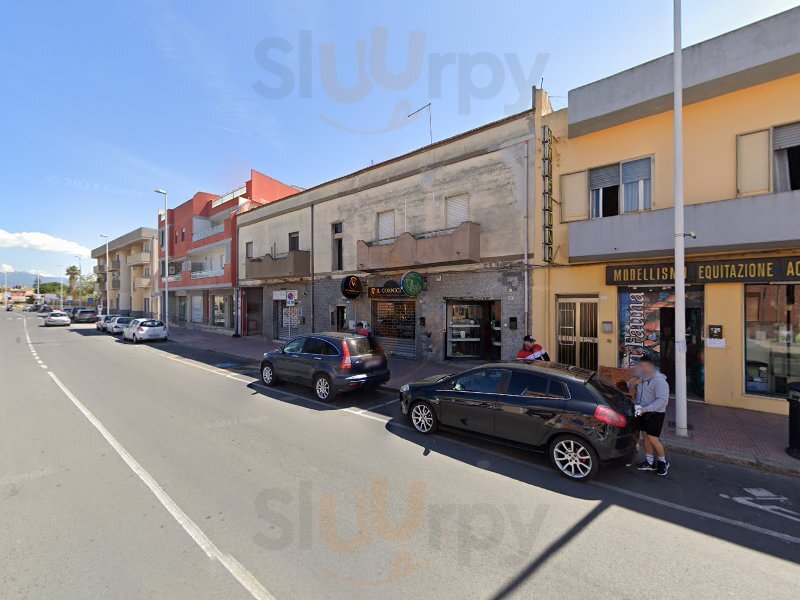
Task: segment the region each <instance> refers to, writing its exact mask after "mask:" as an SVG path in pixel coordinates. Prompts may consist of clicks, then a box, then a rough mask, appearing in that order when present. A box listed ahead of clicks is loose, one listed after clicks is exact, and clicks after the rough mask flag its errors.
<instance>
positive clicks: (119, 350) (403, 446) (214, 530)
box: [0, 313, 800, 600]
mask: <svg viewBox="0 0 800 600" xmlns="http://www.w3.org/2000/svg"><path fill="white" fill-rule="evenodd" d="M41 325H42V319H41V318H39V317H38V316H36V315H27V314H25V315H23V314H20V313H13V314H8V313H2V314H0V348H2V350H1V351H0V597H1V598H3V599H11V598H35V599H37V600H38V599H47V598H53V599H59V600H65V599H70V598H76V599H77V598H81V599H85V598H112V597H113V598H137V599H138V598H168V599H180V598H190V599H192V600H195V599H202V598H214V599H219V598H245V599H247V598H276V599H278V600H283V599H287V598H348V599H360V598H378V597H392V598H437V599H438V598H458V599H465V598H513V597H519V598H530V597H539V598H541V597H543V598H567V597H575V598H586V597H593V598H642V597H652V598H686V597H693V598H704V599H709V598H771V599H779V598H787V599H788V598H792V599H794V598H796V596H797V590H798V589H800V566H798V564H800V480H798V479H792V478H785V477H780V476H776V475H771V474H764V473H760V472H758V471H754V470H749V469H745V468H740V467H736V466H731V465H723V464H714V463H708V462H704V461H702V460H698V459H695V458H691V457H686V456H677V455H676V456H673V457H672V464H673V470H672V472H671V473H670V475H669V477H668V478H666V479H660V478H657V477H655V476H653V475H650V474H645V473H639V472H635V471H633V472H632V471H630V470H628V469H625V468H616V469H609V470H606V471H602V470H601V473H600V474H599V476H598V477H597V479H595V480H594V481H593V482H591V483H589V484H577V483H573V482H570V481H567V480H565V479H563V478H562V477H560V476H559V475H557V474H556V473H555V472H554V471H552V469H551V468H550V467H549V465H548V463H547V460H546V459H545V458H544V457H542V456H538V455H533V454H530V453H528V452H525V451H522V450H519V449H512V448H506V447H503V446H499V445H497V444H493V443H488V442H486V441H485V440H477V439H474V438H469V437H466V436H463V435H459V434H456V433H452V432H444V433H440V434H437V435H436V436H432V437H424V436H419V435H417V434H415V433H414V432H412V431H411V430H410V429H409V427H408V426H407V424H406V422H405V420H404V419H403V417H402V415H400V412H399V407H398V403H397V400H396V397H395V395H393V394H390V393H387V392H373V393H358V394H353V395H350V396H344V397H342V398H340V399H339V400H338V401H336V402H335V403H334V404H332V405H322V404H319V403H317V402H315V401H313V400H311V396H310V393H309V392H307V391H306V390H303V389H302V388H299V387H295V386H290V385H284V386H282V387H279V388H273V389H269V390H267V389H266V388H263V387H261V386H260V385H259V384H258V383H257V376H256V375H257V374H256V373H253V372H252V366H251V365H247V364H246V363H244V362H242V361H240V360H236V359H231V358H230V357H226V356H223V355H217V354H214V353H208V352H200V351H196V350H194V349H192V348H189V347H186V346H182V345H180V344H177V343H174V342H167V343H162V344H155V345H136V346H134V345H132V344H130V343H122V342H120V341H119V340H117V339H115V338H112V337H110V336H107V335H104V334H100V333H97V332H96V331H95V328H94V325H78V326H72V327H70V328H58V329H56V328H44V327H42V326H41Z"/></svg>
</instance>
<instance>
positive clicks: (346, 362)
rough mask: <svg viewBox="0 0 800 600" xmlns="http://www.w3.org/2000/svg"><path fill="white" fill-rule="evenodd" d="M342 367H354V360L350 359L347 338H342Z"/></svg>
mask: <svg viewBox="0 0 800 600" xmlns="http://www.w3.org/2000/svg"><path fill="white" fill-rule="evenodd" d="M342 368H343V369H352V368H353V361H351V360H350V348H348V347H347V340H342Z"/></svg>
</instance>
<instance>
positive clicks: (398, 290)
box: [367, 279, 408, 298]
mask: <svg viewBox="0 0 800 600" xmlns="http://www.w3.org/2000/svg"><path fill="white" fill-rule="evenodd" d="M367 295H368V296H369V297H370V298H408V296H407V295H406V293H405V292H404V291H403V288H402V287H400V284H399V283H397V282H396V281H394V280H393V279H390V280H389V281H387V282H386V283H384V284H383V285H382V286H381V287H371V288H368V291H367Z"/></svg>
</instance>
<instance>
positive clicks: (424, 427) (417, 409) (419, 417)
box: [411, 403, 433, 433]
mask: <svg viewBox="0 0 800 600" xmlns="http://www.w3.org/2000/svg"><path fill="white" fill-rule="evenodd" d="M411 422H412V423H413V424H414V428H415V429H416V430H417V431H419V432H420V433H428V432H429V431H430V430H431V427H433V412H432V411H431V409H430V407H429V406H428V405H427V404H423V403H419V404H415V405H414V408H412V409H411Z"/></svg>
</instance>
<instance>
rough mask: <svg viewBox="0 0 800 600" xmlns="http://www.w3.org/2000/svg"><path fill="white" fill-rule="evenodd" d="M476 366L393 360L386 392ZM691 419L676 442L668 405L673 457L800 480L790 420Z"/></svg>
mask: <svg viewBox="0 0 800 600" xmlns="http://www.w3.org/2000/svg"><path fill="white" fill-rule="evenodd" d="M169 336H170V339H171V340H172V341H174V342H178V343H180V344H186V345H189V346H192V347H193V348H196V349H198V350H209V351H214V352H221V353H223V354H228V355H231V356H236V357H239V358H245V359H248V360H252V361H253V362H257V361H260V360H261V357H262V356H263V355H264V353H265V352H269V351H270V350H274V349H276V348H279V347H280V345H281V344H280V343H277V342H272V341H268V340H265V339H263V338H261V337H255V336H254V337H242V338H234V337H231V336H229V335H222V334H217V333H209V332H205V331H195V330H192V329H183V328H180V327H177V326H174V325H172V326H170V330H169ZM475 364H478V363H461V362H459V363H456V362H447V363H440V362H434V361H416V360H409V359H404V358H390V359H389V369H390V370H391V372H392V378H391V379H390V380H389V381H388V382H387V384H386V385H385V386H384V387H385V388H386V389H388V390H391V391H397V390H399V389H400V386H402V385H403V384H405V383H409V382H411V381H415V380H417V379H422V378H424V377H430V376H431V375H439V374H448V373H456V372H458V371H463V370H465V369H468V368H470V367H472V366H474V365H475ZM688 417H689V418H688V420H689V428H690V431H689V437H688V438H681V437H678V436H676V435H675V410H674V403H670V405H669V408H668V409H667V421H668V425H666V426H665V427H664V435H663V441H664V445H665V446H667V448H668V449H669V450H670V451H672V452H679V453H684V454H692V455H695V456H700V457H703V458H709V459H712V460H718V461H722V462H728V463H734V464H740V465H745V466H750V467H755V468H757V469H761V470H763V471H770V472H774V473H780V474H784V475H793V476H798V477H800V460H796V459H793V458H792V457H790V456H789V455H788V454H786V452H785V448H786V446H787V445H788V443H789V426H788V423H787V421H788V417H785V416H782V415H772V414H767V413H761V412H755V411H751V410H744V409H739V408H728V407H725V406H714V405H711V404H705V403H703V402H689V406H688Z"/></svg>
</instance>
